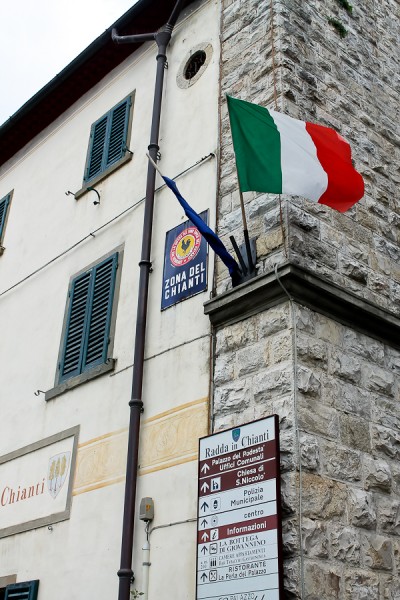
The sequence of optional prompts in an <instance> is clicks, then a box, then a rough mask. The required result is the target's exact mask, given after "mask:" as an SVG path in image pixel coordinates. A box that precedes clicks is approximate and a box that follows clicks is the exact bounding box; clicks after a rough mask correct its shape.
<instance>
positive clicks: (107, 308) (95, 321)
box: [82, 254, 118, 371]
mask: <svg viewBox="0 0 400 600" xmlns="http://www.w3.org/2000/svg"><path fill="white" fill-rule="evenodd" d="M117 258H118V255H117V254H114V255H113V256H111V257H110V258H108V259H107V260H105V261H104V262H102V263H100V264H99V265H97V266H96V267H94V268H93V271H92V285H91V290H90V304H89V311H88V320H87V325H86V336H85V347H84V357H83V362H82V371H86V370H87V369H90V368H92V367H94V366H96V365H98V364H103V363H105V362H106V360H107V348H108V341H109V333H110V322H111V311H112V305H113V299H114V287H115V274H116V270H117V262H118V261H117Z"/></svg>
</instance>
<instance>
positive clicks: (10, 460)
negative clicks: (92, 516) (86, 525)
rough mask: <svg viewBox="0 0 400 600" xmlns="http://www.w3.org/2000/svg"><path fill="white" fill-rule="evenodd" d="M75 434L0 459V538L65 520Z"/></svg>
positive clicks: (64, 434)
mask: <svg viewBox="0 0 400 600" xmlns="http://www.w3.org/2000/svg"><path fill="white" fill-rule="evenodd" d="M78 432H79V428H78V427H74V428H72V429H68V430H66V431H63V432H60V433H57V434H56V435H53V436H51V437H49V438H46V439H44V440H40V441H38V442H35V443H33V444H30V445H29V446H26V447H24V448H20V449H19V450H15V451H14V452H10V453H9V454H6V455H4V456H1V457H0V538H2V537H6V536H8V535H14V534H16V533H20V532H22V531H28V530H29V529H35V528H36V527H41V526H44V525H49V524H51V523H56V522H58V521H63V520H65V519H68V518H69V514H70V506H71V492H72V481H73V471H74V466H75V455H76V447H77V442H78Z"/></svg>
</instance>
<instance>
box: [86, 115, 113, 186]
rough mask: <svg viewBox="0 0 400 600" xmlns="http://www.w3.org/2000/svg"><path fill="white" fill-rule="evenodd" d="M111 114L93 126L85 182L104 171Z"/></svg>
mask: <svg viewBox="0 0 400 600" xmlns="http://www.w3.org/2000/svg"><path fill="white" fill-rule="evenodd" d="M108 120H109V114H107V115H105V116H104V117H102V118H101V119H100V120H99V121H97V123H94V124H93V125H92V131H91V134H90V148H89V156H88V166H87V171H86V175H85V180H86V181H88V180H89V179H92V178H93V177H95V175H98V174H99V173H101V172H102V171H103V170H104V160H105V145H106V139H107V123H108Z"/></svg>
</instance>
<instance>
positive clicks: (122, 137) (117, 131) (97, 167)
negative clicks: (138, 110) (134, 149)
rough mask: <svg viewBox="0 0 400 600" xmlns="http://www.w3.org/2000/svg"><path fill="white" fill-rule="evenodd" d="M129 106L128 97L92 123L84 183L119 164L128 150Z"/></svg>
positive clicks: (129, 98)
mask: <svg viewBox="0 0 400 600" xmlns="http://www.w3.org/2000/svg"><path fill="white" fill-rule="evenodd" d="M131 106H132V98H131V96H129V97H128V98H125V100H123V101H122V102H120V103H119V104H117V106H115V107H114V108H113V109H111V110H110V111H109V112H108V113H107V114H105V115H104V116H103V117H101V119H99V120H98V121H96V122H95V123H93V125H92V129H91V132H90V139H89V149H88V155H87V160H86V168H85V176H84V182H85V183H88V182H90V181H93V180H94V179H95V178H96V177H97V176H98V175H101V174H103V173H105V172H106V171H108V170H109V169H110V168H111V167H112V166H115V165H118V164H120V162H121V160H122V159H123V158H124V157H125V155H126V152H127V150H128V147H127V143H128V129H129V127H128V125H129V116H130V109H131Z"/></svg>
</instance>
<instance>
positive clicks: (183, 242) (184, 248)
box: [181, 237, 190, 254]
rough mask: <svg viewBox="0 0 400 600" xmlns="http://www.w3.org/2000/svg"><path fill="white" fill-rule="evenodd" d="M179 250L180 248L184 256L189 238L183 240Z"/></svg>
mask: <svg viewBox="0 0 400 600" xmlns="http://www.w3.org/2000/svg"><path fill="white" fill-rule="evenodd" d="M181 248H182V252H183V254H186V253H187V251H188V250H189V248H190V238H189V237H188V238H183V240H182V243H181Z"/></svg>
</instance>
